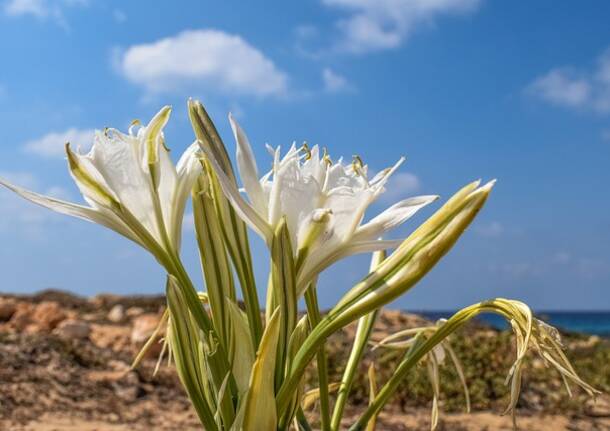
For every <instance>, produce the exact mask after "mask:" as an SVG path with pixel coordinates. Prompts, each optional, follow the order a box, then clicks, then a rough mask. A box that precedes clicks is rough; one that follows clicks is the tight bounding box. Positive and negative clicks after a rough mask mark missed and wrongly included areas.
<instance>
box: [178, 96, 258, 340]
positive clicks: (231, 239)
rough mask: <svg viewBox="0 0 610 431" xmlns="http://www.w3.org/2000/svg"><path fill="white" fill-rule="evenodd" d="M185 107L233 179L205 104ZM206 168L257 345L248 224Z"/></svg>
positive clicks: (196, 129) (200, 138)
mask: <svg viewBox="0 0 610 431" xmlns="http://www.w3.org/2000/svg"><path fill="white" fill-rule="evenodd" d="M188 107H189V117H190V120H191V124H192V126H193V131H194V132H195V136H196V138H197V140H198V141H199V142H200V145H202V146H204V147H206V148H207V149H209V150H210V151H211V152H213V153H214V154H215V156H216V160H219V162H220V163H221V165H222V166H221V168H222V170H223V171H224V172H225V173H226V174H227V176H228V177H229V178H231V179H232V180H233V181H235V174H234V173H233V168H232V166H231V161H230V159H229V156H228V154H227V150H226V148H225V146H224V144H223V142H222V139H221V138H220V135H219V134H218V131H217V130H216V127H215V126H214V123H213V122H212V120H211V119H210V116H209V115H208V113H207V112H206V110H205V108H204V107H203V105H202V104H201V102H199V101H197V100H189V103H188ZM207 172H208V178H209V180H210V190H211V193H212V196H213V198H214V205H215V207H216V212H217V214H218V218H219V220H222V223H221V226H220V228H221V230H222V234H223V236H224V239H225V244H226V246H227V250H228V252H229V255H230V256H231V261H232V262H233V265H234V267H235V272H236V273H237V277H238V278H239V283H240V287H241V290H242V293H243V297H244V302H245V304H246V314H247V315H248V322H249V325H250V332H251V336H252V345H253V346H254V348H256V347H257V346H258V342H259V340H260V337H261V333H262V322H261V316H260V305H259V302H258V294H257V292H256V283H255V280H254V271H253V268H252V258H251V256H250V245H249V241H248V232H247V228H246V225H245V223H244V222H243V221H242V220H241V219H240V218H239V217H238V216H237V214H235V211H234V210H233V207H232V206H231V204H230V203H229V202H228V201H227V198H226V197H225V195H224V193H223V192H222V190H221V188H220V184H219V183H218V179H217V178H216V175H215V174H214V172H213V171H212V169H207Z"/></svg>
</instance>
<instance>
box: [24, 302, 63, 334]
mask: <svg viewBox="0 0 610 431" xmlns="http://www.w3.org/2000/svg"><path fill="white" fill-rule="evenodd" d="M65 318H66V313H64V311H63V310H62V309H61V307H60V306H59V304H58V303H57V302H53V301H44V302H41V303H40V304H38V305H36V307H35V308H34V310H33V312H32V321H33V322H34V323H35V324H36V326H38V327H39V329H40V330H43V331H51V330H53V329H54V328H55V327H57V325H58V324H59V323H60V322H61V321H62V320H64V319H65Z"/></svg>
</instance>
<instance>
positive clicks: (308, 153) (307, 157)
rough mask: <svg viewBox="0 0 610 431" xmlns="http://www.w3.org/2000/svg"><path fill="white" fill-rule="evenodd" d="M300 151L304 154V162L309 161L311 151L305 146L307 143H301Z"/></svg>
mask: <svg viewBox="0 0 610 431" xmlns="http://www.w3.org/2000/svg"><path fill="white" fill-rule="evenodd" d="M301 151H304V152H305V160H309V159H311V150H310V149H309V145H307V141H305V142H303V146H302V147H301Z"/></svg>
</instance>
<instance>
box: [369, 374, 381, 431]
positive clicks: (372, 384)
mask: <svg viewBox="0 0 610 431" xmlns="http://www.w3.org/2000/svg"><path fill="white" fill-rule="evenodd" d="M368 377H369V405H371V404H373V400H374V399H375V397H376V396H377V392H378V391H379V390H378V388H377V373H376V372H375V364H374V363H371V365H369V371H368ZM376 424H377V414H374V415H373V416H371V418H370V419H369V423H368V424H367V425H366V431H375V425H376Z"/></svg>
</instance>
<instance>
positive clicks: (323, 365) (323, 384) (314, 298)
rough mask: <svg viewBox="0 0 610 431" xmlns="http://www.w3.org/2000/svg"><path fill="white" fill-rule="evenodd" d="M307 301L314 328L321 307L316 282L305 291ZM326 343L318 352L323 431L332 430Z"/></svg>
mask: <svg viewBox="0 0 610 431" xmlns="http://www.w3.org/2000/svg"><path fill="white" fill-rule="evenodd" d="M305 303H306V305H307V315H308V317H309V323H310V324H311V327H312V329H313V328H314V327H316V325H318V323H320V320H321V316H320V307H319V305H318V295H317V293H316V286H315V283H311V284H310V285H309V288H308V289H307V290H306V291H305ZM324 347H325V346H324V343H322V345H321V346H320V347H319V349H318V351H317V353H316V361H317V365H318V384H319V387H320V422H321V425H320V427H321V430H322V431H330V429H331V427H330V396H329V393H328V364H327V358H326V351H325V349H324Z"/></svg>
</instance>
